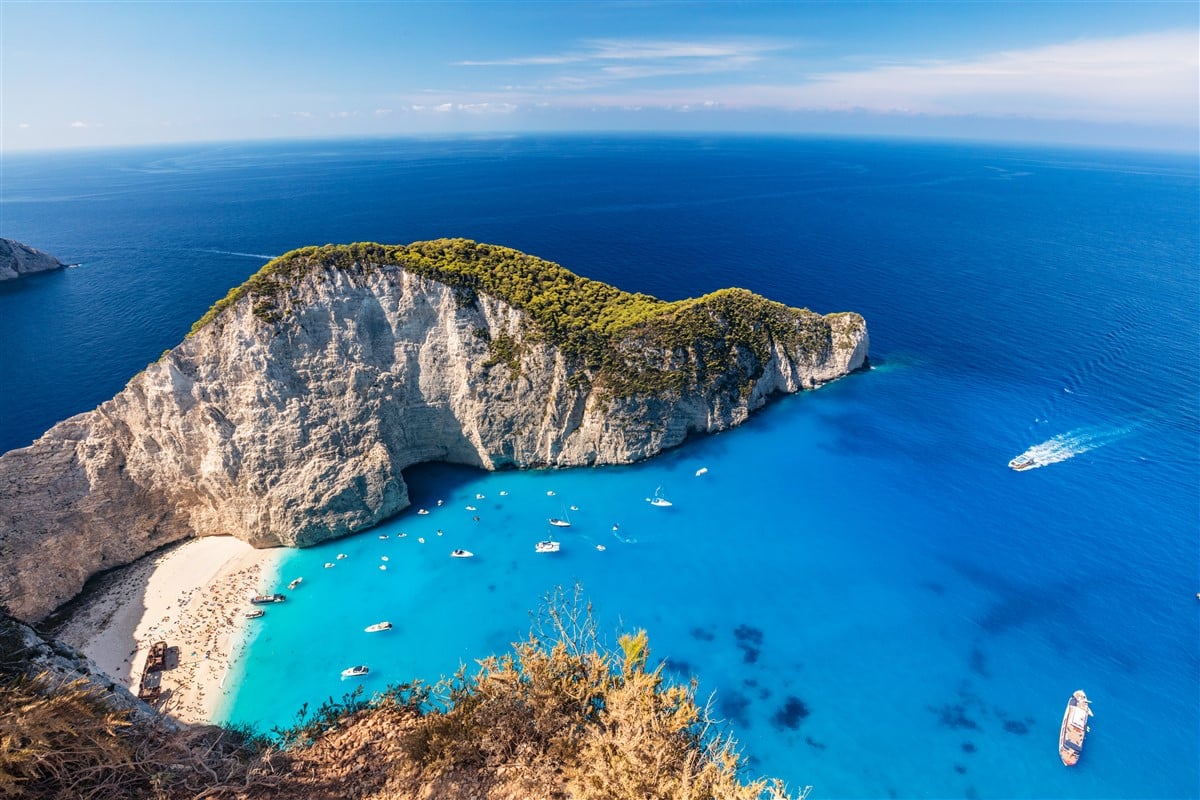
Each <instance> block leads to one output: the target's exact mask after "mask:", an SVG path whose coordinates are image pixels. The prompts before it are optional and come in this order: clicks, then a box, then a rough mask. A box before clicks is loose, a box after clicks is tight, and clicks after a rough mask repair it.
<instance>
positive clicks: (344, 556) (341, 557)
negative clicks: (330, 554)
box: [337, 553, 346, 561]
mask: <svg viewBox="0 0 1200 800" xmlns="http://www.w3.org/2000/svg"><path fill="white" fill-rule="evenodd" d="M343 558H346V554H345V553H338V554H337V560H338V561H341V560H342V559H343Z"/></svg>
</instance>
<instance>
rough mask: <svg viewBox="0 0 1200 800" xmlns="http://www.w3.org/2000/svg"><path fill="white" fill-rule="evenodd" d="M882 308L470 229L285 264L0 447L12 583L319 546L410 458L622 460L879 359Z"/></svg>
mask: <svg viewBox="0 0 1200 800" xmlns="http://www.w3.org/2000/svg"><path fill="white" fill-rule="evenodd" d="M867 346H868V339H867V329H866V324H865V322H864V321H863V319H862V317H861V316H859V315H858V314H854V313H840V314H830V315H827V316H821V315H819V314H816V313H813V312H811V311H808V310H806V309H795V308H788V307H786V306H783V305H781V304H779V303H774V302H772V301H769V300H766V299H764V298H762V297H759V296H757V295H754V294H752V293H750V292H746V291H744V290H738V289H731V290H723V291H721V292H716V293H714V294H711V295H707V296H705V297H702V298H698V299H694V300H684V301H679V302H677V303H667V302H664V301H661V300H657V299H655V298H652V297H648V296H646V295H633V294H628V293H625V292H621V291H619V290H617V289H615V288H613V287H611V286H607V285H606V284H602V283H598V282H596V281H589V280H587V279H584V278H580V277H578V276H576V275H573V274H572V273H570V272H568V271H567V270H565V269H563V268H562V267H559V266H558V265H556V264H551V263H549V262H545V261H542V260H540V259H536V258H533V257H531V256H527V255H524V254H522V253H518V252H517V251H514V250H510V249H508V248H502V247H495V246H490V245H483V244H477V243H475V242H469V241H465V240H439V241H435V242H419V243H415V244H412V245H407V246H396V247H387V246H382V245H351V246H342V247H332V246H329V247H324V248H306V249H303V250H298V251H295V252H293V253H289V254H287V255H285V256H283V257H281V258H279V259H276V260H275V261H273V262H271V263H270V264H268V265H267V266H266V267H264V268H263V270H261V271H260V272H259V273H258V274H256V275H255V276H254V277H252V278H251V279H250V280H249V281H247V282H246V283H245V284H243V285H242V286H240V287H238V288H236V289H234V290H233V291H231V292H230V294H229V295H228V296H227V297H226V298H225V299H224V300H222V301H221V302H219V303H218V304H217V305H216V306H214V307H213V310H212V311H210V312H209V314H207V315H205V317H204V318H203V319H202V320H201V321H200V322H198V323H197V325H196V326H195V327H194V328H193V332H192V334H191V335H189V337H188V338H187V339H186V340H185V341H184V342H183V343H181V344H180V345H178V346H177V347H175V348H174V349H173V350H171V351H169V352H168V353H165V354H164V356H163V357H162V358H161V359H160V360H159V361H157V362H156V363H154V364H151V365H150V366H149V367H147V368H146V370H145V371H143V372H142V373H140V374H139V375H137V376H135V377H134V378H133V379H132V380H131V381H130V382H129V384H128V385H127V386H126V387H125V389H124V390H123V391H121V392H120V393H119V394H118V395H117V396H116V397H114V398H113V399H112V400H109V401H108V402H106V403H103V404H102V405H101V406H100V407H98V408H97V409H95V410H94V411H90V412H87V413H84V414H79V415H77V416H74V417H72V418H70V419H68V420H65V421H64V422H61V423H59V424H58V425H55V426H54V427H53V428H51V429H50V430H49V431H48V432H47V433H45V434H44V435H43V436H42V437H41V438H40V439H38V440H37V441H36V442H34V443H33V444H32V445H31V446H29V447H26V448H22V449H19V450H14V451H11V452H9V453H7V454H5V455H4V456H2V457H0V602H4V603H7V604H8V606H9V608H10V609H11V611H12V613H14V614H15V615H16V616H18V617H20V618H22V619H26V620H38V619H40V618H42V617H43V616H45V615H46V614H47V613H49V612H50V611H52V610H53V609H54V608H56V607H57V606H58V605H60V604H62V603H63V602H65V601H66V600H68V599H70V598H71V597H72V596H73V595H74V594H76V593H77V592H78V591H79V590H80V588H81V587H82V586H83V583H84V581H85V580H86V579H87V578H88V577H89V576H90V575H92V574H94V573H95V572H97V571H99V570H102V569H107V568H110V567H113V566H117V565H119V564H124V563H128V562H130V561H132V560H134V559H136V558H138V557H139V556H141V555H144V554H145V553H147V552H150V551H151V550H153V549H156V548H158V547H161V546H163V545H164V544H167V543H170V542H173V541H177V540H180V539H183V538H185V537H190V536H205V535H217V534H232V535H234V536H237V537H240V538H242V539H244V540H246V541H248V542H250V543H251V544H253V545H255V546H257V547H269V546H274V545H288V546H299V547H303V546H307V545H312V544H316V543H318V542H321V541H325V540H327V539H331V538H334V537H338V536H344V535H346V534H349V533H353V532H355V531H358V530H361V529H363V528H367V527H370V526H372V525H374V524H376V523H378V522H380V521H382V520H383V519H385V518H387V517H389V516H392V515H394V514H396V513H397V512H399V511H401V510H403V509H404V508H406V507H407V506H408V505H409V500H408V491H407V488H406V486H405V483H404V480H403V478H402V476H401V472H402V470H404V469H405V468H406V467H409V466H411V465H413V464H418V463H421V462H427V461H447V462H453V463H459V464H468V465H472V466H477V467H482V468H484V469H499V468H507V467H516V468H527V467H567V466H577V465H589V464H625V463H631V462H634V461H639V460H641V459H645V458H648V457H650V456H653V455H655V454H656V453H658V452H660V451H661V450H663V449H664V448H668V447H672V446H675V445H678V444H680V443H682V442H683V441H684V439H685V438H686V437H687V436H688V434H689V433H692V432H712V431H720V430H724V429H726V428H729V427H731V426H734V425H737V424H739V423H741V422H742V421H744V420H745V419H746V418H747V417H748V415H749V414H750V412H751V411H753V410H754V409H756V408H759V407H760V406H762V405H763V404H764V403H765V402H766V401H767V399H768V398H769V397H770V396H771V395H773V394H777V393H781V392H796V391H799V390H801V389H808V388H813V387H815V386H818V385H820V384H822V383H825V382H827V381H830V380H833V379H835V378H838V377H840V376H842V375H845V374H847V373H848V372H850V371H852V370H854V369H857V368H859V367H860V366H862V365H863V364H864V363H865V360H866V357H867Z"/></svg>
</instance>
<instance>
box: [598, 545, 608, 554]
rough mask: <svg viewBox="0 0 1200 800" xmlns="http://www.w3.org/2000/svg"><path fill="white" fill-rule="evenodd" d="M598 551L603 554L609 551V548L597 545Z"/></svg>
mask: <svg viewBox="0 0 1200 800" xmlns="http://www.w3.org/2000/svg"><path fill="white" fill-rule="evenodd" d="M596 549H597V550H599V551H600V552H601V553H603V552H604V551H605V550H607V549H608V548H607V547H605V546H604V545H602V544H598V545H596Z"/></svg>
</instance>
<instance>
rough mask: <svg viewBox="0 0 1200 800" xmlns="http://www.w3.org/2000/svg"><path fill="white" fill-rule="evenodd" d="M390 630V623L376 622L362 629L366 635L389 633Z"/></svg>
mask: <svg viewBox="0 0 1200 800" xmlns="http://www.w3.org/2000/svg"><path fill="white" fill-rule="evenodd" d="M391 629H392V623H390V622H376V623H375V624H374V625H368V626H367V627H365V628H363V630H364V631H366V632H367V633H379V632H380V631H390V630H391Z"/></svg>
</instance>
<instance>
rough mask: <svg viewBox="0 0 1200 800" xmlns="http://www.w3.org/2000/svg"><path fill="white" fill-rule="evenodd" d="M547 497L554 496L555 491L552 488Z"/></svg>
mask: <svg viewBox="0 0 1200 800" xmlns="http://www.w3.org/2000/svg"><path fill="white" fill-rule="evenodd" d="M546 497H554V491H553V490H551V491H549V492H546Z"/></svg>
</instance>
